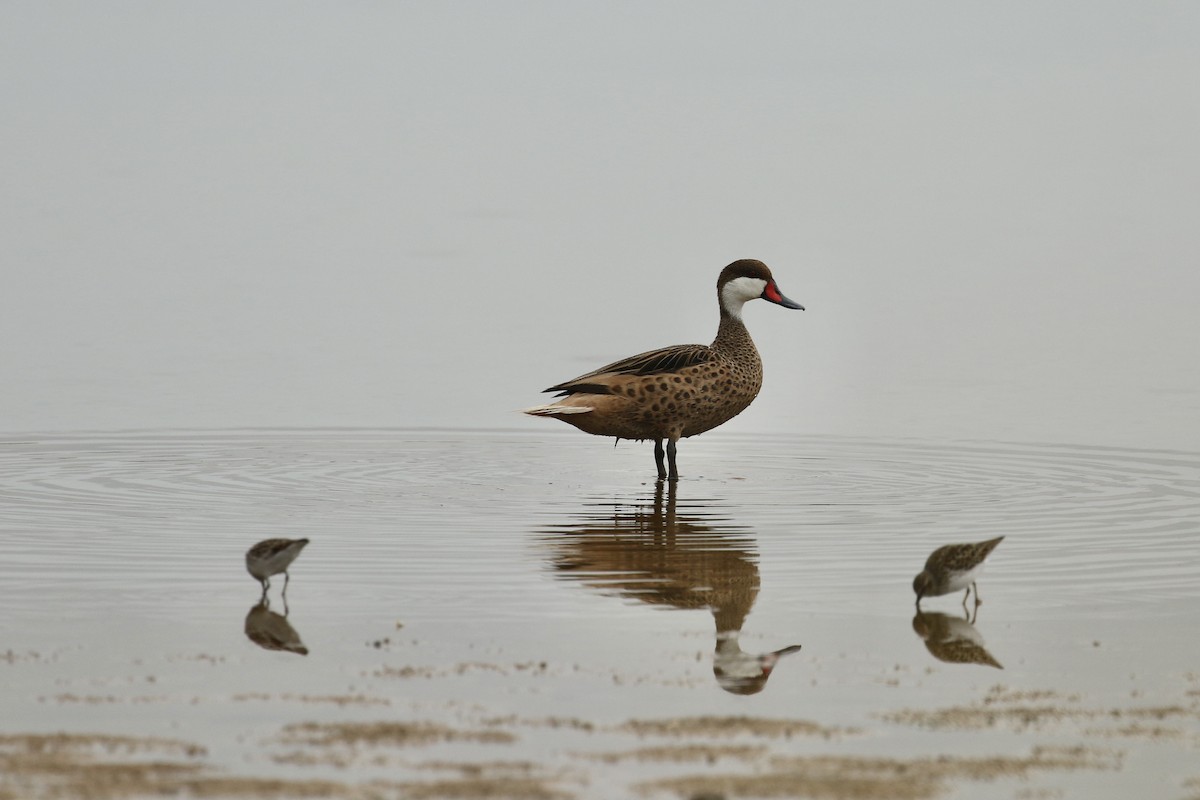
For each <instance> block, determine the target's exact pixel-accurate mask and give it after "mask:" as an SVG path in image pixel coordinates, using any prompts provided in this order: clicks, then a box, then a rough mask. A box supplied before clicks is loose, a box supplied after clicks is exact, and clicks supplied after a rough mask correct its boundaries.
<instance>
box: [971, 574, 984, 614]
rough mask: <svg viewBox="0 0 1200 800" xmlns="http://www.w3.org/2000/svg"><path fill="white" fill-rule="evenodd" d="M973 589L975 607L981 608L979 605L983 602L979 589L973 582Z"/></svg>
mask: <svg viewBox="0 0 1200 800" xmlns="http://www.w3.org/2000/svg"><path fill="white" fill-rule="evenodd" d="M971 588H972V589H974V590H975V607H976V608H979V604H980V603H982V602H983V601H982V600H980V599H979V587H978V586H976V585H975V582H974V581H971Z"/></svg>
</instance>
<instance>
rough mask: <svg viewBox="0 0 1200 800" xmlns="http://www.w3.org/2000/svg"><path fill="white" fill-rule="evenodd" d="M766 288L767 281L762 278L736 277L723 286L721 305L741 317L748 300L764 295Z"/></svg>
mask: <svg viewBox="0 0 1200 800" xmlns="http://www.w3.org/2000/svg"><path fill="white" fill-rule="evenodd" d="M766 288H767V282H766V281H764V280H763V279H762V278H747V277H741V278H734V279H733V280H731V281H730V282H729V283H727V284H725V285H724V286H722V287H721V305H722V306H724V307H725V310H726V311H728V312H729V315H730V316H732V317H734V318H736V319H741V317H742V305H743V304H745V302H746V301H747V300H753V299H755V298H757V297H762V293H763V292H764V291H765V290H766Z"/></svg>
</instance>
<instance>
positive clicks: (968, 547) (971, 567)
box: [913, 536, 1004, 608]
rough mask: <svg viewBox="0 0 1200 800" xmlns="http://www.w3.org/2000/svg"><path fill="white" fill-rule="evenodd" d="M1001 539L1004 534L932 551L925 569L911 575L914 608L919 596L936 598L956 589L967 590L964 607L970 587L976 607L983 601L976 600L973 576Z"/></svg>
mask: <svg viewBox="0 0 1200 800" xmlns="http://www.w3.org/2000/svg"><path fill="white" fill-rule="evenodd" d="M1003 540H1004V537H1003V536H997V537H996V538H995V539H988V540H987V541H986V542H976V543H974V544H947V545H942V546H941V547H939V548H938V549H937V550H934V551H933V552H932V553H931V554H930V555H929V559H928V560H927V561H926V562H925V569H923V570H921V572H920V573H918V575H917V577H915V578H913V591H914V592H916V594H917V608H920V607H921V598H922V597H938V596H940V595H943V594H950V593H951V592H957V591H958V590H959V589H966V590H967V591H966V593H965V594H964V595H963V608H966V606H967V598H968V597H970V596H971V589H974V590H975V606H976V607H978V606H979V604H980V603H981V602H982V601H981V600H980V599H979V587H977V586H976V585H975V578H976V576H978V575H979V571H980V570H981V569H982V568H983V560H984V559H985V558H987V557H988V554H989V553H991V552H992V551H993V550H995V549H996V545H998V544H1000V542H1002V541H1003Z"/></svg>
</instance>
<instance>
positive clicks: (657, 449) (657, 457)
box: [654, 439, 667, 481]
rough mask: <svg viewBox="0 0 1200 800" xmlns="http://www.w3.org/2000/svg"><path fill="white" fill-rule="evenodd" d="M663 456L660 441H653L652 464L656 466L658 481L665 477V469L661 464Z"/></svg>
mask: <svg viewBox="0 0 1200 800" xmlns="http://www.w3.org/2000/svg"><path fill="white" fill-rule="evenodd" d="M663 455H664V453H663V446H662V439H655V440H654V463H655V464H656V465H658V479H659V480H660V481H661V480H662V479H663V478H665V477H667V468H666V465H664V464H663Z"/></svg>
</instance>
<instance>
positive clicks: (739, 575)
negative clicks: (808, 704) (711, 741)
mask: <svg viewBox="0 0 1200 800" xmlns="http://www.w3.org/2000/svg"><path fill="white" fill-rule="evenodd" d="M663 494H664V492H663V482H662V481H659V482H658V484H657V488H656V489H655V493H654V499H653V501H652V502H650V501H648V500H645V501H642V502H639V503H634V504H632V505H625V504H614V505H613V506H612V507H611V509H609V508H608V507H605V510H604V511H601V510H599V509H597V511H595V512H592V513H588V514H586V515H585V516H583V517H582V518H581V519H580V520H579V521H577V522H572V523H569V524H565V525H557V526H554V527H553V528H552V529H551V530H550V531H548V535H547V536H545V538H544V540H543V541H544V543H545V545H546V546H547V547H548V548H549V549H550V551H551V564H552V565H553V567H554V569H555V570H556V571H557V574H558V577H559V578H561V579H564V580H575V581H579V582H580V583H582V584H584V585H585V586H588V587H590V588H593V589H596V590H599V591H600V592H603V593H606V594H608V593H611V594H616V595H619V596H621V597H629V598H634V599H637V600H639V601H641V602H643V603H648V604H650V605H659V606H670V607H672V608H678V609H708V610H709V611H710V612H711V613H712V616H713V621H714V623H715V626H716V650H715V653H714V655H713V675H714V676H715V677H716V679H717V683H718V684H720V686H721V688H722V689H724V690H726V691H728V692H734V693H737V694H755V693H756V692H760V691H762V690H763V688H764V687H765V686H766V684H767V678H769V677H770V675H771V670H773V669H774V668H775V665H776V663H777V662H778V661H779V659H780V658H781V657H783V656H785V655H787V654H789V653H794V652H796V651H797V650H799V649H800V645H792V646H790V647H784V648H782V649H780V650H775V651H773V652H770V653H764V654H756V653H747V652H744V651H743V650H742V648H741V646H740V645H739V643H738V636H739V634H740V633H741V630H742V625H743V624H744V623H745V621H746V616H747V615H748V614H749V613H750V609H751V607H753V605H754V600H755V598H756V597H757V596H758V588H759V577H758V565H757V563H756V560H757V553H756V549H755V541H754V536H753V535H752V534H751V533H750V531H749V530H747V529H745V528H739V527H737V526H734V525H730V524H727V523H725V522H724V521H721V520H719V519H717V518H713V517H709V516H703V517H702V516H700V515H691V516H689V515H687V514H681V513H678V512H677V511H676V498H675V484H673V483H672V484H669V488H668V490H667V492H666V498H665V501H664V497H663Z"/></svg>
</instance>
